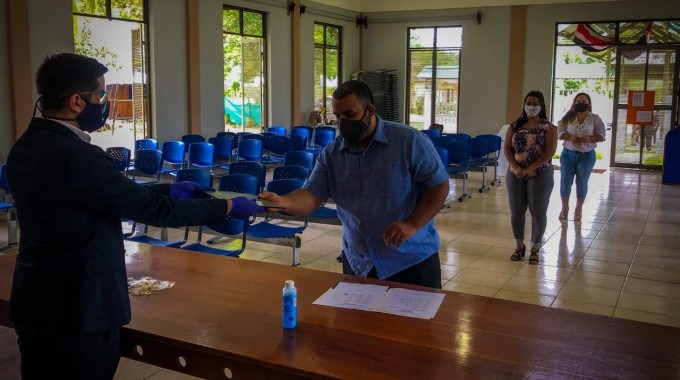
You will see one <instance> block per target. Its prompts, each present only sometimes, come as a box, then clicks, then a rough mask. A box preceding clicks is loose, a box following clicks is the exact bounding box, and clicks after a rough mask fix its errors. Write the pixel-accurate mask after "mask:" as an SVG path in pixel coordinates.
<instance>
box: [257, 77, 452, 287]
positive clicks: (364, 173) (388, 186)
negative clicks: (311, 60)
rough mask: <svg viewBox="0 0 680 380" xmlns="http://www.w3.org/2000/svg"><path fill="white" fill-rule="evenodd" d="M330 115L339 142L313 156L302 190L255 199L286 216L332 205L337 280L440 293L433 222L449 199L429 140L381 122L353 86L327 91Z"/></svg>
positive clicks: (360, 88) (364, 90)
mask: <svg viewBox="0 0 680 380" xmlns="http://www.w3.org/2000/svg"><path fill="white" fill-rule="evenodd" d="M333 113H334V114H335V116H336V117H337V118H338V127H339V129H340V135H341V137H338V138H337V139H336V140H335V141H334V142H333V143H331V144H329V145H328V146H327V147H326V149H324V150H323V151H322V152H321V154H320V155H319V158H318V161H317V163H316V165H315V167H314V171H313V172H312V174H311V176H310V177H309V179H308V180H307V182H306V183H305V185H304V188H303V189H300V190H297V191H295V192H292V193H290V194H287V195H285V196H277V195H276V194H273V193H262V194H261V195H260V198H262V199H266V200H269V201H273V202H276V203H278V204H279V205H281V206H283V207H285V211H286V213H290V214H294V215H305V214H308V213H310V212H312V211H314V210H316V209H317V208H318V207H319V206H320V205H321V203H323V202H324V201H325V200H326V199H328V198H333V200H334V201H335V203H336V204H337V207H338V217H339V218H340V221H341V222H342V226H343V232H344V236H343V241H342V248H343V272H344V273H345V274H351V275H359V276H364V277H371V278H380V279H385V280H390V281H397V282H402V283H408V284H415V285H421V286H427V287H433V288H441V268H440V264H439V254H438V250H439V235H438V234H437V230H436V229H435V228H434V221H433V218H434V216H435V215H436V214H437V212H438V211H439V209H440V208H441V206H442V204H444V201H445V200H446V196H447V195H448V193H449V181H448V180H449V177H448V174H447V173H446V170H445V169H444V167H443V165H442V163H441V160H440V159H439V156H438V155H437V152H436V150H435V149H434V146H433V145H432V143H431V142H430V139H429V138H428V137H427V136H426V135H425V134H423V133H420V132H419V131H417V130H415V129H413V128H411V127H409V126H406V125H403V124H398V123H393V122H389V121H384V120H382V119H381V118H380V117H379V116H378V115H377V114H376V113H375V105H374V102H373V95H372V94H371V90H370V88H369V87H368V86H367V85H366V84H364V83H362V82H359V81H355V80H351V81H347V82H345V83H343V84H341V85H340V86H339V87H338V89H337V90H335V92H334V93H333Z"/></svg>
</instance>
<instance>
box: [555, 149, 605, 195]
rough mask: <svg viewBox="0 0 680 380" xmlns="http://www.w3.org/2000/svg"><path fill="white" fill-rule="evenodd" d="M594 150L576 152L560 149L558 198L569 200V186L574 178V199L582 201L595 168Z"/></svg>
mask: <svg viewBox="0 0 680 380" xmlns="http://www.w3.org/2000/svg"><path fill="white" fill-rule="evenodd" d="M595 160H596V158H595V150H591V151H590V152H578V151H575V150H569V149H562V154H561V155H560V173H561V180H560V196H561V197H562V198H569V194H571V185H572V184H573V183H574V177H576V198H581V199H584V198H585V197H586V195H587V194H588V179H589V178H590V173H592V172H593V167H594V166H595Z"/></svg>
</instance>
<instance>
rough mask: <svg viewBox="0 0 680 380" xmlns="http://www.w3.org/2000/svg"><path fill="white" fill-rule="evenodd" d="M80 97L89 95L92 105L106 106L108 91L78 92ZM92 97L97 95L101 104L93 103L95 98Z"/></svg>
mask: <svg viewBox="0 0 680 380" xmlns="http://www.w3.org/2000/svg"><path fill="white" fill-rule="evenodd" d="M77 94H78V95H89V97H88V101H89V102H90V103H98V104H104V103H106V101H107V99H106V90H96V91H92V92H77ZM92 95H97V97H98V98H99V102H95V101H92V98H93V96H92Z"/></svg>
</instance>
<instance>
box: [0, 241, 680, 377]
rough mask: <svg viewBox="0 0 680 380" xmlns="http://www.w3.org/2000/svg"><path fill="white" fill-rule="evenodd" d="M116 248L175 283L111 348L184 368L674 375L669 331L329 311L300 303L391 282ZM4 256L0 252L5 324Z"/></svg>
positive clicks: (137, 314) (677, 356)
mask: <svg viewBox="0 0 680 380" xmlns="http://www.w3.org/2000/svg"><path fill="white" fill-rule="evenodd" d="M127 251H128V253H127V255H126V260H127V267H128V274H129V276H133V277H135V278H138V277H141V276H151V277H154V278H157V279H161V280H170V281H175V282H176V285H175V286H174V287H173V288H171V289H166V290H162V291H158V292H155V293H153V294H152V295H151V296H140V297H137V296H131V302H132V310H133V312H132V313H133V319H132V322H131V323H130V324H129V325H128V326H126V327H125V328H124V329H123V334H122V342H121V345H122V352H123V355H124V356H126V357H129V358H132V359H135V360H140V361H143V362H147V363H151V364H155V365H159V366H162V367H165V368H169V369H172V370H175V371H179V372H184V373H187V374H191V375H194V376H199V377H204V378H210V379H225V378H234V379H298V378H315V379H331V378H342V379H417V380H421V379H428V380H429V379H453V378H456V379H510V378H512V379H526V378H547V379H556V378H598V379H605V378H611V379H677V378H680V329H677V328H672V327H668V326H661V325H654V324H648V323H642V322H635V321H630V320H624V319H619V318H612V317H603V316H598V315H591V314H584V313H578V312H572V311H566V310H559V309H551V308H546V307H541V306H535V305H529V304H523V303H517V302H511V301H504V300H499V299H492V298H486V297H479V296H474V295H468V294H460V293H455V292H445V293H446V297H445V299H444V302H443V303H442V306H441V308H440V310H439V312H438V313H437V316H436V317H435V318H434V319H432V320H422V319H415V318H407V317H400V316H395V315H389V314H381V313H372V312H365V311H358V310H348V309H338V308H332V307H326V306H318V305H313V304H312V302H314V300H316V298H318V297H319V296H320V295H321V294H322V293H323V292H324V291H326V290H327V289H328V288H330V287H331V286H332V285H334V284H336V283H337V282H338V281H340V280H344V281H354V282H356V281H361V282H375V283H380V284H389V285H393V286H394V285H397V284H394V283H388V282H383V281H371V280H365V279H361V278H356V277H343V276H341V275H338V274H333V273H328V272H321V271H315V270H309V269H305V268H294V267H288V266H284V265H276V264H269V263H263V262H256V261H249V260H241V259H235V258H226V257H220V256H213V255H209V254H201V253H194V252H187V251H182V250H177V249H173V248H162V247H154V246H147V245H136V244H134V243H127ZM14 260H15V256H14V255H5V256H2V257H0V313H2V321H0V322H4V323H5V324H7V323H8V321H7V320H6V318H4V314H5V309H6V306H7V301H6V300H7V299H8V296H9V291H10V286H11V278H12V269H13V266H14ZM288 279H291V280H295V283H296V287H297V288H298V293H299V296H298V328H297V329H295V330H284V329H282V328H281V289H282V288H283V283H284V281H285V280H288ZM403 287H408V286H403ZM410 288H414V289H419V288H417V287H410Z"/></svg>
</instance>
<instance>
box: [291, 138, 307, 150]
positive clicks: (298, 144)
mask: <svg viewBox="0 0 680 380" xmlns="http://www.w3.org/2000/svg"><path fill="white" fill-rule="evenodd" d="M288 137H290V143H291V147H290V150H305V149H307V141H308V140H307V136H304V135H290V136H288Z"/></svg>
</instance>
